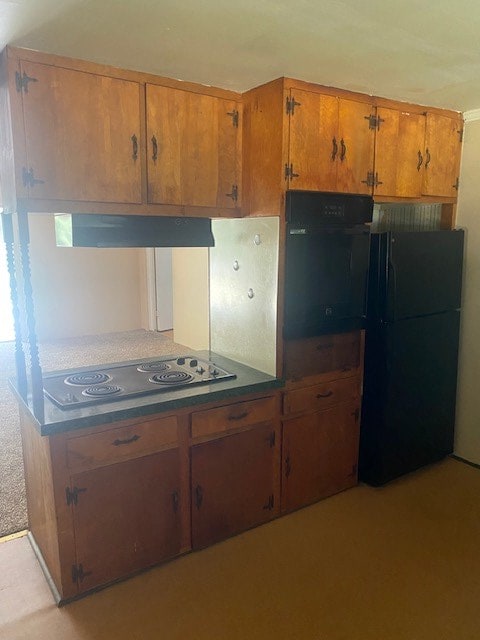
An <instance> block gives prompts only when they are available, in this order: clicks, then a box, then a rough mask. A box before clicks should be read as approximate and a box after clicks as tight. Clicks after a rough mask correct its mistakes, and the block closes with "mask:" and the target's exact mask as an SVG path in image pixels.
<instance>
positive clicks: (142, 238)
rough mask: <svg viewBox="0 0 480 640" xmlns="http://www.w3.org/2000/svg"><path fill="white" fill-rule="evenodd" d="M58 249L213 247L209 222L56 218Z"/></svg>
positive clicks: (86, 216)
mask: <svg viewBox="0 0 480 640" xmlns="http://www.w3.org/2000/svg"><path fill="white" fill-rule="evenodd" d="M55 235H56V243H57V246H59V247H109V248H115V247H116V248H119V247H213V246H214V245H215V242H214V238H213V234H212V223H211V220H210V219H209V218H186V217H178V218H175V217H168V216H125V215H97V214H90V213H88V214H84V213H72V214H69V213H68V214H67V213H61V214H56V215H55Z"/></svg>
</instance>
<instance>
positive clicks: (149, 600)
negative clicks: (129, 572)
mask: <svg viewBox="0 0 480 640" xmlns="http://www.w3.org/2000/svg"><path fill="white" fill-rule="evenodd" d="M479 636H480V470H478V469H475V468H473V467H470V466H467V465H465V464H463V463H461V462H458V461H456V460H453V459H448V460H446V461H444V462H442V463H440V464H438V465H435V466H432V467H430V468H428V469H424V470H422V471H420V472H417V473H415V474H412V475H410V476H409V477H407V478H403V479H402V480H399V481H397V482H394V483H391V484H390V485H388V486H386V487H384V488H381V489H373V488H370V487H366V486H359V487H356V488H355V489H352V490H350V491H347V492H345V493H343V494H340V495H337V496H334V497H333V498H330V499H328V500H324V501H323V502H320V503H318V504H316V505H314V506H312V507H309V508H306V509H303V510H301V511H298V512H297V513H294V514H291V515H289V516H287V517H284V518H280V519H278V520H276V521H274V522H272V523H270V524H268V525H265V526H263V527H259V528H257V529H254V530H252V531H249V532H247V533H244V534H242V535H240V536H237V537H235V538H232V539H230V540H228V541H226V542H224V543H221V544H218V545H215V546H213V547H210V548H209V549H205V550H203V551H201V552H197V553H193V554H189V555H187V556H184V557H182V558H179V559H177V560H175V561H173V562H170V563H168V564H166V565H164V566H161V567H157V568H156V569H153V570H151V571H149V572H146V573H144V574H142V575H140V576H137V577H134V578H132V579H130V580H127V581H124V582H122V583H120V584H117V585H114V586H112V587H109V588H108V589H105V590H103V591H101V592H98V593H96V594H94V595H91V596H88V597H86V598H83V599H82V600H79V601H77V602H74V603H71V604H69V605H67V606H66V607H64V608H61V609H57V608H56V607H55V605H54V604H53V601H52V598H51V595H50V592H49V590H48V587H47V585H46V583H45V581H44V578H43V575H42V573H41V570H40V568H39V566H38V564H37V562H36V560H35V558H34V556H33V553H32V551H31V549H30V547H29V543H28V541H27V539H26V538H21V539H17V540H11V541H8V542H5V543H3V544H0V638H2V640H17V639H20V638H21V639H22V640H25V639H27V640H30V639H32V640H43V639H47V638H48V640H67V639H71V640H78V639H81V640H92V639H97V638H98V639H100V638H101V639H105V640H110V639H112V640H113V639H114V638H115V639H116V640H123V639H125V640H127V639H128V640H150V639H155V640H176V639H178V640H180V639H181V640H197V639H198V640H203V639H205V640H207V639H208V640H220V639H222V640H223V639H235V640H236V639H238V640H240V639H242V640H244V639H269V638H276V639H285V640H286V639H288V640H292V639H293V640H297V639H298V640H304V639H305V640H347V639H348V640H400V639H401V640H430V639H432V640H433V639H435V640H473V639H476V638H478V637H479Z"/></svg>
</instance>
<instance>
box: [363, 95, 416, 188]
mask: <svg viewBox="0 0 480 640" xmlns="http://www.w3.org/2000/svg"><path fill="white" fill-rule="evenodd" d="M377 120H378V125H377V132H376V135H375V183H376V184H375V188H374V194H375V196H392V197H398V198H401V197H404V198H418V197H420V196H421V195H422V183H423V174H424V163H425V115H424V114H420V113H409V112H407V111H400V110H398V109H388V108H386V107H379V108H378V109H377Z"/></svg>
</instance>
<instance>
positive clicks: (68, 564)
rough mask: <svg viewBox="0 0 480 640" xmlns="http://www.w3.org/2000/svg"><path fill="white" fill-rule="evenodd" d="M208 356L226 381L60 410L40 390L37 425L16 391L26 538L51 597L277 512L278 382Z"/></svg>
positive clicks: (137, 567)
mask: <svg viewBox="0 0 480 640" xmlns="http://www.w3.org/2000/svg"><path fill="white" fill-rule="evenodd" d="M194 355H195V357H196V358H197V357H198V358H200V357H204V356H205V354H194ZM209 357H210V359H211V360H213V361H214V362H215V364H216V365H217V366H222V367H225V368H227V367H228V369H229V371H230V372H231V373H232V374H234V376H235V377H234V378H229V379H228V380H217V381H215V383H205V384H199V385H194V386H191V387H190V388H188V387H187V388H185V387H182V389H177V390H175V391H173V390H170V389H168V390H167V391H160V392H158V393H154V394H150V395H142V396H138V397H137V396H136V397H134V398H127V399H123V400H118V399H117V400H114V401H110V402H102V403H100V404H95V405H94V406H90V405H87V406H86V407H84V408H74V409H70V410H64V409H61V408H59V407H58V406H56V405H55V404H54V403H53V402H52V401H51V400H50V399H49V398H45V400H44V403H45V419H44V421H43V423H41V424H40V423H39V422H38V420H36V419H35V418H34V415H33V407H32V406H31V405H29V404H28V402H27V403H25V402H24V401H23V399H22V398H21V396H20V395H19V396H18V397H19V401H20V410H21V427H22V439H23V446H24V459H25V473H26V486H27V498H28V504H29V520H30V534H29V535H30V538H31V542H32V545H33V547H34V549H35V550H36V552H37V555H38V557H39V559H40V562H41V564H42V567H43V569H44V571H45V573H46V575H47V577H48V580H49V583H50V586H51V588H52V591H53V593H54V596H55V598H56V600H57V602H58V603H63V602H65V601H66V600H69V599H71V598H73V597H75V596H77V595H78V594H81V593H85V592H87V591H90V590H92V589H94V588H96V587H99V586H103V585H105V584H108V583H109V582H112V581H114V580H117V579H119V578H122V577H125V576H127V575H131V574H132V573H135V572H136V571H139V570H142V569H145V568H148V567H150V566H152V565H154V564H157V563H159V562H161V561H164V560H166V559H169V558H172V557H174V556H176V555H179V554H181V553H185V552H187V551H189V550H191V549H192V548H193V549H195V548H201V547H204V546H207V545H208V544H211V543H213V542H215V541H218V540H220V539H222V538H225V537H228V536H230V535H234V534H235V533H237V532H239V531H242V530H244V529H247V528H250V527H252V526H255V525H257V524H260V523H262V522H265V521H266V520H269V519H271V518H272V517H274V516H276V515H278V514H279V506H280V442H281V437H280V422H279V416H280V407H279V404H280V396H279V392H278V388H279V387H281V386H282V381H281V380H279V379H276V378H274V377H272V376H269V375H267V374H263V373H261V372H258V371H256V370H253V369H251V368H249V367H245V366H243V365H240V364H239V363H236V362H233V361H230V360H227V359H225V358H221V357H218V356H215V355H214V354H209ZM155 363H157V364H158V359H157V360H154V359H152V358H150V359H146V360H142V361H141V363H140V362H136V363H135V364H143V365H144V366H147V365H150V367H151V366H152V365H153V364H155ZM122 364H123V365H124V364H125V363H122ZM103 368H105V367H103ZM93 369H94V368H93V367H86V368H82V369H75V371H74V372H73V371H64V372H62V374H65V376H67V375H69V374H73V373H75V374H76V375H86V376H88V375H91V374H92V371H93ZM96 369H98V367H96ZM225 436H229V437H228V438H226V437H225ZM190 457H191V470H190ZM190 474H191V477H190ZM191 522H192V525H191Z"/></svg>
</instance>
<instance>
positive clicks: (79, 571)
mask: <svg viewBox="0 0 480 640" xmlns="http://www.w3.org/2000/svg"><path fill="white" fill-rule="evenodd" d="M91 575H92V572H91V571H84V570H83V565H82V564H79V565H78V566H77V565H76V564H72V582H74V583H75V584H77V585H78V584H79V583H80V582H83V579H84V578H85V577H86V576H91Z"/></svg>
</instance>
